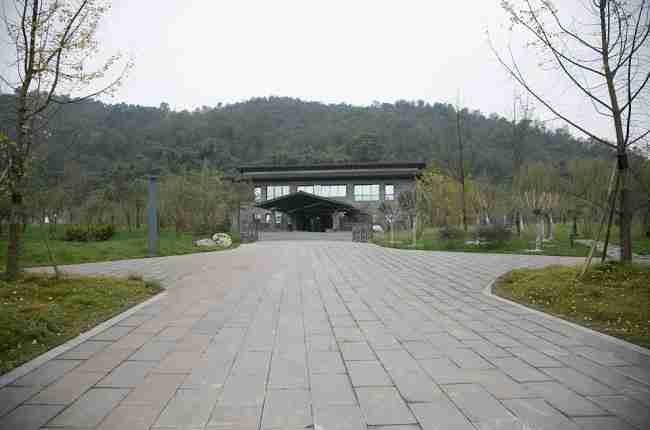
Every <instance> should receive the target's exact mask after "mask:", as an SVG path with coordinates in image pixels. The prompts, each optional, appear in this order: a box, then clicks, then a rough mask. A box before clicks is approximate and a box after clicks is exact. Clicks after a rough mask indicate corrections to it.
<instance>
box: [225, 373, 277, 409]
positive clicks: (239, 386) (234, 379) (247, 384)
mask: <svg viewBox="0 0 650 430" xmlns="http://www.w3.org/2000/svg"><path fill="white" fill-rule="evenodd" d="M265 384H266V375H265V374H262V373H259V374H253V375H231V376H230V377H229V378H228V380H227V381H226V385H225V386H224V387H223V392H222V394H221V397H220V399H219V404H221V405H224V406H255V405H261V404H262V403H263V402H264V394H265Z"/></svg>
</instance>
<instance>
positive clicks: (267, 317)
mask: <svg viewBox="0 0 650 430" xmlns="http://www.w3.org/2000/svg"><path fill="white" fill-rule="evenodd" d="M578 261H580V260H575V259H574V260H572V259H564V258H559V257H541V256H514V255H486V254H465V253H441V252H419V251H399V250H392V249H385V248H380V247H377V246H374V245H368V244H359V243H352V242H318V241H302V242H281V241H269V242H260V243H257V244H252V245H244V246H241V247H240V248H238V249H235V250H233V251H225V252H217V253H206V254H195V255H188V256H178V257H165V258H158V259H146V260H132V261H123V262H114V263H96V264H88V265H80V266H71V267H69V268H67V270H68V271H69V272H73V273H87V274H90V273H104V274H112V275H128V274H131V273H140V274H142V275H144V276H145V277H152V278H157V279H159V280H161V282H162V283H163V285H164V286H165V287H166V288H167V294H166V296H164V297H163V298H162V299H160V300H158V301H156V302H154V303H152V304H150V305H148V306H146V307H143V308H142V309H139V310H138V311H137V312H135V313H133V314H132V315H130V316H128V317H127V318H125V319H122V320H121V321H119V322H118V323H116V324H115V325H113V326H112V327H109V328H107V329H106V330H105V331H103V332H101V333H99V334H97V335H95V336H94V337H92V338H90V339H88V340H87V341H85V342H83V343H81V344H80V345H78V346H76V347H75V348H74V349H71V350H69V351H67V352H65V353H63V354H62V355H60V356H58V357H56V358H55V359H52V360H50V361H48V362H46V363H45V364H44V365H42V366H41V367H39V368H37V369H35V370H33V371H32V372H30V373H27V374H26V375H24V376H22V377H20V378H18V379H16V380H15V381H13V382H11V383H9V385H6V386H4V387H2V388H0V429H2V430H4V429H11V430H14V429H20V430H31V429H40V428H47V429H70V430H72V429H76V430H80V429H101V430H108V429H113V430H129V429H132V430H140V429H143V430H144V429H183V430H198V429H209V430H217V429H218V430H235V429H237V430H258V429H277V430H298V429H317V430H362V429H364V430H365V429H368V430H370V429H373V430H416V429H423V430H432V429H440V430H447V429H450V430H451V429H457V430H463V429H468V430H469V429H474V430H476V429H481V430H493V429H494V430H495V429H504V430H506V429H507V430H510V429H521V430H523V429H527V430H533V429H561V430H572V429H596V430H599V429H603V430H604V429H607V430H610V429H611V430H616V429H637V430H640V429H648V428H650V355H648V352H647V351H645V352H644V351H643V350H641V349H637V348H631V347H627V346H626V345H624V344H622V343H620V342H612V341H610V340H608V339H607V338H604V337H602V336H594V335H592V334H590V333H588V332H586V331H584V330H581V329H577V328H574V327H572V326H570V325H567V324H564V323H562V322H559V321H557V320H555V319H551V318H548V317H545V316H542V315H540V314H537V313H533V312H529V311H528V310H527V309H523V308H522V307H519V306H515V305H512V304H509V303H505V302H503V301H501V300H498V299H496V298H493V297H490V296H488V295H486V294H484V293H483V289H484V288H485V287H486V286H487V285H488V284H489V283H490V282H491V281H492V280H494V279H495V278H496V277H497V276H499V275H501V274H503V273H505V272H507V271H508V270H510V269H513V268H517V267H531V266H544V265H548V264H556V263H561V264H572V263H576V262H578Z"/></svg>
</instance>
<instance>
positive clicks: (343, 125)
mask: <svg viewBox="0 0 650 430" xmlns="http://www.w3.org/2000/svg"><path fill="white" fill-rule="evenodd" d="M12 103H13V97H12V96H9V95H4V96H2V110H3V111H4V112H3V113H4V114H3V115H2V117H3V118H4V119H6V118H8V117H10V115H9V112H10V111H11V109H12ZM461 118H462V122H461V125H462V127H461V135H462V137H463V140H464V142H465V158H466V160H467V164H468V167H469V171H470V173H471V174H472V175H474V176H482V175H487V176H490V177H492V178H494V179H495V180H497V181H501V180H507V179H508V178H510V177H511V176H512V165H513V163H512V159H513V150H512V145H513V125H512V123H511V122H510V121H509V120H508V119H506V118H502V117H499V116H497V115H491V116H489V117H486V116H485V115H483V114H481V113H480V112H468V111H463V113H462V116H461ZM4 119H3V122H4V124H3V125H2V128H3V129H5V130H8V131H9V132H11V127H10V126H9V124H10V123H11V122H10V121H5V120H4ZM519 126H520V127H524V128H526V129H527V131H526V132H525V136H526V137H525V139H523V142H522V143H521V145H522V147H521V151H520V152H521V154H522V157H523V161H524V162H526V161H560V160H569V159H575V158H590V157H596V156H599V155H602V150H600V148H597V147H593V146H592V145H590V144H589V143H587V142H584V141H579V140H576V139H575V138H573V137H572V136H571V135H570V134H569V133H568V132H566V131H564V130H558V131H555V130H547V129H545V128H544V127H543V126H542V125H540V124H519ZM47 131H48V134H49V135H48V137H47V139H46V144H45V145H40V146H41V147H42V148H46V149H44V150H42V151H40V155H41V156H42V157H45V158H47V163H45V164H46V165H47V169H48V170H49V171H50V174H54V175H56V172H62V171H63V169H64V165H65V163H70V162H74V161H76V162H77V163H78V165H79V168H80V170H81V172H82V173H86V174H90V175H93V176H96V175H99V176H101V174H102V172H106V171H108V170H111V169H113V168H114V167H115V166H116V165H125V164H126V165H132V166H133V167H134V168H136V169H138V170H146V169H148V168H150V167H151V166H156V167H158V168H159V169H161V170H162V171H172V172H178V171H180V170H182V169H184V168H192V167H199V166H201V165H204V163H208V164H209V165H210V166H211V167H216V168H219V169H221V170H223V171H231V170H233V169H234V168H236V167H237V166H238V165H240V164H253V163H278V164H292V163H304V162H321V161H373V160H379V159H382V160H424V161H431V160H436V161H438V162H440V163H441V164H443V165H444V164H449V163H451V162H452V160H455V159H457V155H456V151H457V132H456V117H455V111H454V108H453V107H452V106H451V105H447V104H439V103H436V104H433V105H431V104H427V103H423V102H397V103H395V104H389V103H384V104H375V105H373V106H370V107H357V106H350V105H345V104H337V105H333V104H331V105H326V104H322V103H316V102H305V101H301V100H297V99H292V98H285V97H271V98H256V99H251V100H248V101H245V102H242V103H235V104H230V105H225V106H221V105H219V106H217V107H204V108H202V109H197V110H195V111H193V112H188V111H182V112H174V111H170V110H169V107H168V106H167V105H166V104H165V103H162V104H161V105H160V107H158V108H154V107H144V106H135V105H126V104H114V105H110V104H104V103H101V102H98V101H87V102H83V103H80V104H69V105H64V106H63V107H62V108H61V109H60V111H59V112H58V113H57V115H56V116H55V117H54V118H53V119H52V120H51V121H50V122H49V124H48V127H47ZM40 139H44V138H42V137H41V138H40Z"/></svg>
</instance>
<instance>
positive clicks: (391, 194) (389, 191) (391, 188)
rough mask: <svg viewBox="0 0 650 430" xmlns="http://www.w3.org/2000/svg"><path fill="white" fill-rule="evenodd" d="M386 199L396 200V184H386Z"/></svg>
mask: <svg viewBox="0 0 650 430" xmlns="http://www.w3.org/2000/svg"><path fill="white" fill-rule="evenodd" d="M384 200H395V185H386V187H385V189H384Z"/></svg>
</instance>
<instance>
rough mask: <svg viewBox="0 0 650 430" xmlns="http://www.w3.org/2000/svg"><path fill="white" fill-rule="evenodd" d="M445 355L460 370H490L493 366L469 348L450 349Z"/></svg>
mask: <svg viewBox="0 0 650 430" xmlns="http://www.w3.org/2000/svg"><path fill="white" fill-rule="evenodd" d="M445 355H446V356H447V357H449V358H451V360H452V361H453V362H454V363H456V364H457V365H458V366H459V367H460V368H461V369H492V368H494V366H492V364H490V363H489V362H488V361H486V360H485V359H483V358H482V357H481V356H480V355H478V354H477V353H475V352H474V351H472V350H471V349H469V348H451V349H447V350H445Z"/></svg>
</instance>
